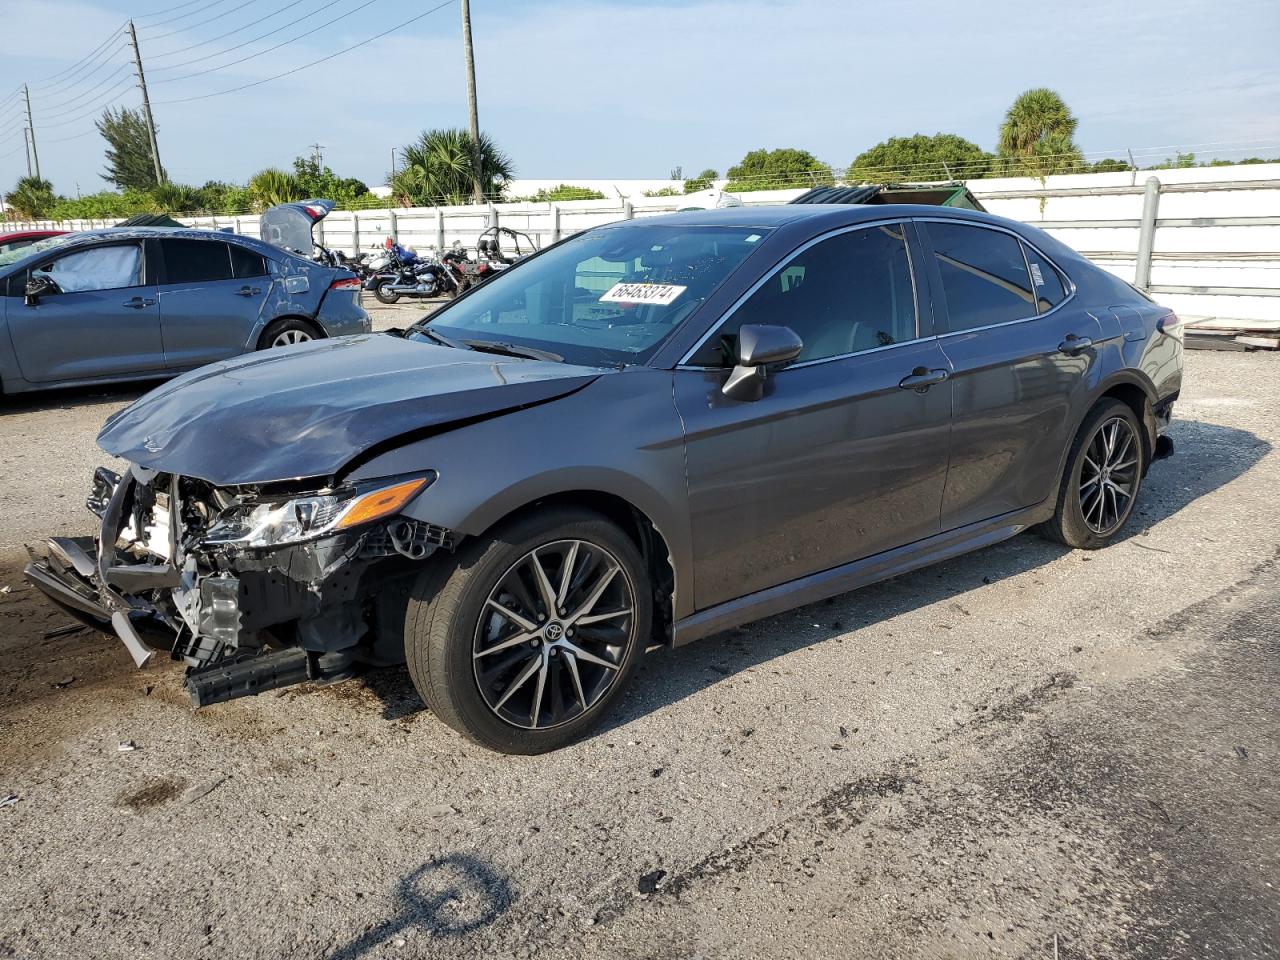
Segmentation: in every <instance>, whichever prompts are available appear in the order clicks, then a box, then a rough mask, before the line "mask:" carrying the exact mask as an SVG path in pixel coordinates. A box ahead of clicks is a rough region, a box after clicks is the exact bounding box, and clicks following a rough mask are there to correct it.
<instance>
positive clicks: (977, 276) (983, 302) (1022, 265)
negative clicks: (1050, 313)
mask: <svg viewBox="0 0 1280 960" xmlns="http://www.w3.org/2000/svg"><path fill="white" fill-rule="evenodd" d="M928 230H929V239H930V240H931V241H932V243H933V251H934V258H935V260H936V262H937V265H938V272H939V273H940V274H941V275H942V290H943V293H944V294H945V296H946V300H947V314H948V325H947V329H948V330H949V331H950V332H952V333H955V332H957V331H960V330H972V329H974V328H975V327H988V326H991V325H993V324H997V323H1008V322H1009V321H1011V320H1023V319H1026V318H1027V317H1034V316H1035V315H1036V306H1035V301H1034V298H1033V296H1032V293H1031V280H1030V277H1029V275H1028V273H1027V262H1026V260H1025V259H1024V258H1023V256H1022V244H1021V242H1020V241H1019V240H1018V239H1017V238H1016V237H1014V236H1013V235H1012V234H1008V233H1004V232H1003V231H1000V230H987V229H985V228H983V227H971V226H969V225H967V224H959V223H938V222H936V221H934V222H931V223H929V224H928Z"/></svg>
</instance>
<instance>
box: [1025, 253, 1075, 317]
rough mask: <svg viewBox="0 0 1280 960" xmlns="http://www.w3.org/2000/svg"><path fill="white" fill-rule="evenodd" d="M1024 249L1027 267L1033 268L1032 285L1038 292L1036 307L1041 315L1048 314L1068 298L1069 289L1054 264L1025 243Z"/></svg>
mask: <svg viewBox="0 0 1280 960" xmlns="http://www.w3.org/2000/svg"><path fill="white" fill-rule="evenodd" d="M1022 249H1023V250H1024V251H1025V252H1026V254H1027V266H1029V267H1030V268H1031V285H1032V286H1033V287H1034V288H1035V291H1036V306H1037V307H1039V308H1040V312H1041V313H1048V312H1049V311H1050V310H1052V309H1053V308H1054V307H1056V306H1057V305H1058V304H1060V303H1061V302H1062V301H1063V300H1065V299H1066V298H1067V288H1066V286H1065V285H1064V284H1063V282H1062V277H1061V276H1059V275H1058V271H1057V269H1056V268H1055V267H1054V265H1053V264H1052V263H1050V262H1049V261H1048V260H1046V259H1045V258H1044V257H1042V256H1040V254H1039V252H1037V251H1035V250H1033V249H1031V247H1028V246H1027V245H1026V244H1025V243H1024V244H1023V245H1022Z"/></svg>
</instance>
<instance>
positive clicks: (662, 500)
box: [350, 368, 693, 618]
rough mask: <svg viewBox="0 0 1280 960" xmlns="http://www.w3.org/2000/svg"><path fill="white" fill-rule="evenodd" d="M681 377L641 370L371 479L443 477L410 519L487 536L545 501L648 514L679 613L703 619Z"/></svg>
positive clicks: (432, 446)
mask: <svg viewBox="0 0 1280 960" xmlns="http://www.w3.org/2000/svg"><path fill="white" fill-rule="evenodd" d="M671 377H672V374H671V371H669V370H668V371H662V370H651V369H641V368H633V369H628V370H626V371H623V372H619V373H616V374H611V375H607V376H602V377H600V378H599V379H598V380H596V381H594V382H593V383H591V384H590V385H588V386H586V387H584V388H583V389H582V390H579V391H577V392H576V393H573V394H571V395H569V396H565V397H561V398H560V399H557V400H553V401H550V402H547V403H543V404H540V405H538V406H536V407H531V408H528V409H523V410H517V411H514V412H511V413H508V414H504V415H502V416H498V417H495V418H493V419H488V420H483V421H480V422H472V423H468V424H465V425H462V426H459V427H457V428H456V429H453V430H449V431H447V432H444V433H441V434H437V435H435V436H432V437H428V438H426V439H423V440H419V441H417V442H414V443H410V444H407V445H405V446H403V447H399V448H397V449H395V450H392V451H390V452H388V453H385V454H382V455H380V456H377V457H375V458H373V459H371V460H370V461H368V462H367V463H365V464H363V465H361V466H360V467H358V468H357V469H356V470H354V471H353V472H352V473H351V474H350V479H353V480H363V479H372V478H376V477H387V476H396V475H401V474H406V473H415V472H421V471H423V470H428V469H430V470H435V471H436V472H437V474H438V477H437V479H436V481H435V482H434V483H433V484H432V485H431V486H430V487H429V488H428V489H427V490H425V491H424V492H423V493H422V495H421V496H419V497H418V498H417V499H416V500H415V501H414V502H413V503H412V504H411V505H410V506H409V508H408V509H407V510H406V514H407V515H408V516H411V517H413V518H414V519H418V520H424V521H427V522H429V523H433V524H437V525H439V526H442V527H447V528H449V529H451V530H456V531H458V532H460V533H463V534H468V535H471V536H478V535H480V534H482V533H484V532H485V531H486V530H488V529H490V528H491V527H492V526H493V525H494V524H495V523H497V522H498V521H500V520H502V519H503V518H504V517H507V516H509V515H511V514H512V513H514V512H515V511H517V510H520V509H521V508H522V507H525V506H527V505H529V504H530V503H533V502H534V501H536V500H540V499H543V498H545V497H549V496H553V495H557V494H567V493H569V494H571V493H575V492H582V493H604V494H608V495H611V496H614V497H618V498H620V499H622V500H625V501H626V502H628V503H630V504H631V505H632V506H633V507H635V508H636V509H637V510H639V511H641V512H642V513H643V514H644V515H645V516H646V517H648V518H649V521H650V522H651V523H652V524H653V526H654V527H655V529H657V530H658V532H659V533H660V534H661V535H662V537H663V539H664V540H665V541H666V544H667V548H668V550H669V551H670V554H671V562H672V566H673V568H674V571H675V577H676V597H675V610H674V612H675V615H676V617H677V618H679V617H681V616H686V615H688V614H689V613H692V612H693V573H692V570H693V564H692V560H693V549H692V542H691V534H690V525H689V509H688V488H687V485H686V483H685V472H684V435H683V431H682V429H681V425H680V418H679V416H678V415H677V413H676V410H675V404H674V402H673V400H672V385H671Z"/></svg>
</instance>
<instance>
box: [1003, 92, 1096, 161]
mask: <svg viewBox="0 0 1280 960" xmlns="http://www.w3.org/2000/svg"><path fill="white" fill-rule="evenodd" d="M1076 125H1077V120H1076V118H1075V117H1074V116H1073V115H1072V113H1071V109H1070V108H1069V107H1068V106H1067V104H1066V102H1065V101H1064V100H1063V99H1062V97H1060V96H1059V95H1058V94H1057V93H1055V92H1054V91H1052V90H1049V89H1048V88H1046V87H1037V88H1035V89H1034V90H1028V91H1026V92H1025V93H1023V94H1022V95H1021V96H1019V97H1018V99H1016V100H1014V101H1013V105H1012V106H1011V107H1009V112H1008V113H1006V114H1005V117H1004V123H1002V124H1001V125H1000V157H1001V159H1002V160H1003V161H1004V164H1003V165H1004V167H1005V168H1006V170H1007V171H1008V172H1010V173H1020V172H1024V173H1029V174H1030V175H1031V176H1034V177H1038V178H1039V179H1041V180H1043V179H1044V178H1045V177H1047V176H1049V175H1051V174H1054V173H1069V172H1071V171H1072V170H1076V169H1079V168H1080V167H1081V166H1083V164H1084V157H1083V156H1082V155H1081V153H1080V148H1079V147H1077V146H1076V145H1075V142H1074V141H1073V140H1072V137H1073V136H1074V135H1075V132H1076Z"/></svg>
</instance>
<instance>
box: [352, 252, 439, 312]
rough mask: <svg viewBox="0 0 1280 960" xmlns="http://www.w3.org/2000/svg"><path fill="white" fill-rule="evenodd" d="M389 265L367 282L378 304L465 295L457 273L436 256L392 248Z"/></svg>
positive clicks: (365, 284)
mask: <svg viewBox="0 0 1280 960" xmlns="http://www.w3.org/2000/svg"><path fill="white" fill-rule="evenodd" d="M388 254H389V256H388V262H387V264H386V266H384V267H383V268H382V269H381V270H379V271H378V272H376V273H373V274H372V275H371V276H370V277H369V278H368V279H367V280H365V282H364V288H365V289H366V290H370V291H372V292H373V295H374V296H375V297H377V298H378V302H379V303H386V304H392V303H396V302H398V301H399V300H400V298H401V297H414V298H417V299H424V300H425V299H432V298H435V297H440V296H457V295H458V294H459V293H461V292H462V289H463V287H462V285H461V283H459V281H458V279H457V277H456V276H455V275H454V271H453V270H452V269H450V268H449V267H448V266H446V265H445V264H444V263H442V262H441V261H440V260H439V259H438V258H436V257H434V256H420V255H419V254H418V253H416V252H415V251H413V250H410V249H408V248H407V247H402V246H400V245H399V244H393V245H392V246H391V247H390V248H389V250H388Z"/></svg>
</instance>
